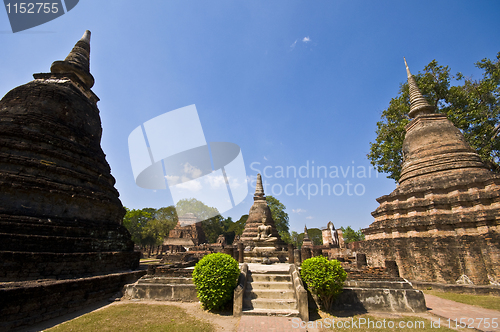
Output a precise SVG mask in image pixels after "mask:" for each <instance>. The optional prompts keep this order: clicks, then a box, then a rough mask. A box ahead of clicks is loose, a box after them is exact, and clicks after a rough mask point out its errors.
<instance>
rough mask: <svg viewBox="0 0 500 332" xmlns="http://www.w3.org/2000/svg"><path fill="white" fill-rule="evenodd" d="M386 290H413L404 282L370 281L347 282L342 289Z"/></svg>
mask: <svg viewBox="0 0 500 332" xmlns="http://www.w3.org/2000/svg"><path fill="white" fill-rule="evenodd" d="M347 287H350V288H386V289H413V288H412V286H411V285H410V284H409V283H408V282H406V281H404V280H403V281H371V280H347V281H346V282H345V283H344V288H347Z"/></svg>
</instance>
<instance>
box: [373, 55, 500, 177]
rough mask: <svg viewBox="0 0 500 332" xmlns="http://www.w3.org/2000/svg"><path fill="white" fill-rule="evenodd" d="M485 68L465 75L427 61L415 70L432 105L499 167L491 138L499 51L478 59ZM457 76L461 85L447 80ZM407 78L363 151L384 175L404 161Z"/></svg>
mask: <svg viewBox="0 0 500 332" xmlns="http://www.w3.org/2000/svg"><path fill="white" fill-rule="evenodd" d="M476 66H477V67H478V68H480V69H483V75H482V78H481V80H473V79H472V78H466V77H465V76H464V75H463V74H462V73H458V74H456V75H455V76H450V69H449V68H448V66H445V67H443V66H439V65H438V63H437V61H436V60H433V61H431V62H430V63H429V64H428V65H427V66H426V67H425V68H424V72H423V73H420V72H419V73H417V74H416V75H413V76H414V78H415V81H416V82H417V85H418V86H419V88H420V90H421V92H422V94H423V95H424V97H425V98H426V99H427V100H428V101H429V103H431V105H435V106H436V112H440V113H443V114H446V116H447V117H448V119H449V120H450V121H451V122H452V123H453V124H454V125H455V126H456V127H457V128H459V129H460V130H461V131H462V133H463V134H464V138H465V139H466V140H467V142H468V143H469V145H470V146H471V147H472V148H473V149H475V150H476V151H477V153H478V154H479V155H480V156H481V158H482V160H483V161H484V162H485V164H486V165H487V166H488V167H489V168H490V169H492V170H495V171H497V172H498V171H499V166H498V165H499V163H500V140H499V139H493V136H494V130H495V125H497V124H498V123H499V122H500V52H499V53H498V55H497V60H496V61H491V60H489V59H483V60H481V61H479V62H477V63H476ZM451 78H456V79H457V80H458V81H459V82H462V81H463V84H462V85H458V86H450V79H451ZM409 110H410V98H409V90H408V83H407V82H405V83H403V84H401V85H400V90H399V93H398V95H397V96H396V97H395V98H393V99H391V101H390V103H389V107H388V108H387V109H386V110H384V111H383V112H382V117H381V121H379V122H377V130H376V133H377V137H376V139H375V142H372V143H370V153H369V154H368V155H367V157H368V159H369V160H370V162H371V164H372V165H373V166H375V167H376V168H377V170H378V171H379V172H385V173H387V174H388V176H387V177H388V178H391V179H394V180H396V181H398V180H399V178H400V176H401V164H402V161H403V153H402V146H403V140H404V137H405V126H406V125H407V124H408V123H409V122H410V119H409V117H408V112H409Z"/></svg>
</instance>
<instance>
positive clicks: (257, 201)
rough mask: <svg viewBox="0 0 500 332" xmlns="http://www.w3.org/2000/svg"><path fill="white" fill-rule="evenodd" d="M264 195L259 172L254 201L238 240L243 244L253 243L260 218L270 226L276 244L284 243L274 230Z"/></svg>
mask: <svg viewBox="0 0 500 332" xmlns="http://www.w3.org/2000/svg"><path fill="white" fill-rule="evenodd" d="M264 195H265V194H264V187H263V186H262V177H261V175H260V174H257V184H256V186H255V195H254V198H253V200H254V203H253V205H252V207H251V208H250V212H249V213H248V219H247V221H246V223H245V228H244V230H243V234H241V238H240V241H242V242H243V244H244V245H245V246H247V245H251V246H252V245H254V239H255V238H256V237H257V235H258V234H259V226H260V225H261V224H262V219H264V220H265V223H266V224H267V225H269V226H271V236H273V237H276V238H278V241H277V244H280V245H282V244H284V242H283V241H282V240H281V237H280V235H279V234H278V231H277V230H276V225H275V224H274V220H273V217H272V215H271V210H270V209H269V206H267V201H266V197H265V196H264Z"/></svg>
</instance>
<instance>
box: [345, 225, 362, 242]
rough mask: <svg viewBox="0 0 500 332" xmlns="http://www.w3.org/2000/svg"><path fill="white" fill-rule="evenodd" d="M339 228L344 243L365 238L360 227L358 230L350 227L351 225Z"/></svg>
mask: <svg viewBox="0 0 500 332" xmlns="http://www.w3.org/2000/svg"><path fill="white" fill-rule="evenodd" d="M340 229H341V230H342V236H343V237H344V242H345V243H349V242H356V241H363V240H364V239H365V234H363V232H362V231H361V228H360V229H359V230H358V231H355V230H354V229H352V228H351V226H347V228H344V227H340Z"/></svg>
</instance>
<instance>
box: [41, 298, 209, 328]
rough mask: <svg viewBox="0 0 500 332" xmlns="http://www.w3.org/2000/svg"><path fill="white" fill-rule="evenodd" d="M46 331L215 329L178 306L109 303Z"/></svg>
mask: <svg viewBox="0 0 500 332" xmlns="http://www.w3.org/2000/svg"><path fill="white" fill-rule="evenodd" d="M46 331H47V332H62V331H73V332H77V331H82V332H83V331H85V332H91V331H96V332H97V331H99V332H101V331H102V332H110V331H134V332H136V331H137V332H141V331H144V332H146V331H147V332H156V331H158V332H160V331H161V332H164V331H175V332H191V331H193V332H194V331H196V332H204V331H206V332H213V331H215V329H214V328H213V327H212V325H210V324H208V323H206V322H203V321H200V320H198V319H196V318H195V317H193V316H191V315H189V314H187V313H186V311H185V310H184V309H182V308H179V307H176V306H169V305H151V304H148V305H146V304H139V303H131V304H118V305H113V306H109V307H107V308H104V309H102V310H98V311H95V312H91V313H89V314H86V315H83V316H81V317H78V318H76V319H73V320H71V321H69V322H66V323H63V324H61V325H58V326H55V327H53V328H51V329H48V330H46Z"/></svg>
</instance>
